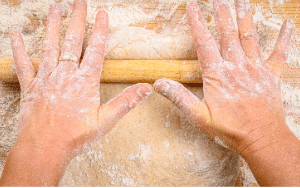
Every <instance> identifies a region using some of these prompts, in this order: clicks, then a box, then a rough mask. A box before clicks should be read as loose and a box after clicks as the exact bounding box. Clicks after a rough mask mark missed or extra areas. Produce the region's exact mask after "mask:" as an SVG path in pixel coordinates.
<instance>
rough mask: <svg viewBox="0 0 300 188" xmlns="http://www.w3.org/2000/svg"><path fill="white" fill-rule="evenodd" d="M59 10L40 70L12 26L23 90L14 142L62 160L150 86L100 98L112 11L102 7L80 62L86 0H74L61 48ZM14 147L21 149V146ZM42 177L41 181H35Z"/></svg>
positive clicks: (50, 20) (106, 128)
mask: <svg viewBox="0 0 300 188" xmlns="http://www.w3.org/2000/svg"><path fill="white" fill-rule="evenodd" d="M61 12H62V11H61V8H60V6H59V4H57V3H54V4H52V5H51V7H50V13H49V16H48V21H47V29H46V35H45V40H44V44H43V47H42V54H41V63H40V67H39V71H38V73H37V75H36V74H35V71H34V69H33V66H32V64H31V62H30V61H29V58H28V56H27V54H26V52H25V48H24V44H23V40H22V37H21V34H20V33H18V32H13V33H12V35H11V38H12V50H13V53H14V60H15V65H16V71H17V75H18V78H19V81H20V84H21V91H22V95H21V110H20V116H19V137H18V139H17V142H16V144H15V146H14V148H16V147H24V148H25V146H26V148H29V149H32V148H37V149H38V150H39V152H40V153H43V156H44V157H46V159H43V161H47V159H48V158H49V160H50V158H51V160H53V159H52V157H51V156H52V155H54V153H55V154H56V153H59V154H58V155H59V156H61V157H62V158H64V161H69V160H70V159H71V158H73V157H75V156H76V155H77V154H79V153H81V151H82V148H83V145H90V144H91V143H92V142H93V141H96V140H97V139H99V138H101V137H102V136H104V135H105V134H106V133H108V132H109V131H110V130H111V129H112V127H113V126H114V125H115V124H116V123H117V121H118V120H119V119H121V118H122V117H123V116H124V115H125V114H127V113H128V112H129V111H130V110H131V109H132V108H134V107H135V106H136V105H137V104H139V103H140V102H142V101H143V100H144V99H145V98H147V97H148V96H149V95H150V94H151V92H152V87H151V86H150V85H149V84H137V85H134V86H132V87H129V88H127V89H125V90H124V91H123V92H122V93H121V94H120V95H119V96H117V97H115V98H114V99H112V100H110V101H109V102H107V103H106V104H104V105H102V104H100V91H99V86H100V75H101V71H102V68H103V59H104V51H105V41H106V38H107V34H108V15H107V13H106V12H105V11H99V12H98V14H97V17H96V21H95V26H94V30H93V34H92V36H91V38H90V41H89V45H88V47H87V49H86V51H85V54H84V56H83V60H82V61H81V62H80V63H79V59H80V56H81V52H82V42H83V34H84V28H85V19H86V14H87V4H86V1H85V0H75V2H74V7H73V13H72V16H71V21H70V25H69V28H68V30H67V34H66V37H65V40H64V43H63V46H62V49H61V51H60V46H59V44H60V43H59V38H60V22H61V14H62V13H61ZM14 148H13V149H12V151H14ZM15 150H16V152H19V153H20V150H17V149H15ZM12 153H13V152H12ZM25 153H26V152H25ZM45 153H46V154H45ZM61 153H63V154H61ZM62 155H64V156H62ZM31 157H32V156H31V155H29V156H26V154H24V155H23V160H24V163H26V164H28V163H30V160H33V159H32V158H31ZM26 160H27V162H26ZM65 163H67V162H65ZM37 165H41V164H37ZM63 166H66V165H63ZM7 168H8V167H7ZM7 168H6V169H7ZM31 168H33V167H31ZM50 168H51V167H50ZM17 169H18V168H16V169H15V170H17ZM60 170H61V169H60ZM62 172H63V171H62ZM53 173H55V172H53ZM57 173H58V172H57ZM3 174H4V175H3V177H8V176H9V175H8V174H9V173H7V171H5V170H4V172H3ZM34 174H35V173H34ZM62 174H63V173H62ZM43 175H45V174H43V173H41V174H38V177H34V178H33V179H38V178H39V176H41V178H42V176H43ZM29 177H30V176H29ZM10 178H12V177H10ZM25 178H26V177H25ZM43 178H45V177H43ZM4 179H5V178H4ZM46 179H47V177H46V178H45V179H44V181H45V180H46ZM19 181H20V182H22V181H21V180H19ZM25 181H26V180H25ZM49 182H51V183H49ZM23 183H26V182H23ZM39 183H40V182H38V181H37V184H36V185H40V184H39ZM48 183H49V184H48V185H55V184H56V183H58V179H56V180H55V181H52V180H49V181H48ZM23 185H24V184H23ZM29 185H32V184H29Z"/></svg>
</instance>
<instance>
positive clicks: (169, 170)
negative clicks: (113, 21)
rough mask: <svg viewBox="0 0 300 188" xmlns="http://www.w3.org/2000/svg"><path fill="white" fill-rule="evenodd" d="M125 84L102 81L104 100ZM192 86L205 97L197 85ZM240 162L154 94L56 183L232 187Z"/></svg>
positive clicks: (80, 157) (81, 157)
mask: <svg viewBox="0 0 300 188" xmlns="http://www.w3.org/2000/svg"><path fill="white" fill-rule="evenodd" d="M128 85H129V84H116V85H111V84H105V85H103V86H102V89H101V90H102V91H103V92H102V93H101V94H103V97H102V102H106V101H107V100H108V99H109V97H110V96H112V95H117V94H118V93H120V92H121V91H122V89H124V88H125V87H126V86H128ZM191 90H192V91H193V92H194V93H195V94H197V95H198V96H200V97H201V96H202V95H203V94H202V91H201V90H199V89H198V88H191ZM106 94H107V95H106ZM158 104H160V105H158ZM238 160H239V157H238V155H236V154H235V152H232V151H229V150H227V149H225V148H222V147H221V146H218V145H217V144H216V143H214V141H213V140H211V139H209V138H208V137H207V136H205V135H204V134H203V133H201V132H200V131H199V130H197V129H195V128H193V127H192V126H191V125H190V124H189V123H188V122H187V121H186V120H185V119H184V117H182V116H181V115H180V112H179V111H178V110H177V109H175V108H174V107H173V104H172V103H171V102H170V101H167V100H166V99H165V98H163V97H162V96H160V95H159V94H157V93H154V94H153V95H152V96H151V97H149V98H148V99H147V100H146V101H145V102H143V103H142V104H141V105H139V106H137V107H136V109H134V110H133V111H132V112H131V113H129V114H127V115H126V116H125V117H124V118H123V119H121V121H120V122H119V123H118V124H117V125H116V128H115V129H113V130H112V131H111V132H110V133H109V134H108V135H106V136H105V137H104V138H103V139H101V140H100V141H99V142H98V143H96V144H95V146H94V147H92V148H91V150H89V151H87V153H86V154H82V155H80V156H78V157H76V158H75V159H74V160H73V161H72V162H71V164H70V165H69V167H68V168H67V170H66V173H65V175H64V177H63V179H62V181H61V183H60V185H61V186H97V185H98V186H99V185H101V186H200V185H201V186H219V185H223V186H225V185H234V183H235V180H236V176H237V170H238Z"/></svg>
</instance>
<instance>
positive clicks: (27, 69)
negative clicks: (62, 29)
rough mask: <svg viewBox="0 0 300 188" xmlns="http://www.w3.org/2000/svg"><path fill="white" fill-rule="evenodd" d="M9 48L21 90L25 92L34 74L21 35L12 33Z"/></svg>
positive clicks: (15, 32)
mask: <svg viewBox="0 0 300 188" xmlns="http://www.w3.org/2000/svg"><path fill="white" fill-rule="evenodd" d="M11 46H12V51H13V56H14V63H15V66H16V72H17V76H18V79H19V82H20V85H21V90H22V91H25V90H26V88H28V86H29V84H30V83H31V82H32V81H33V79H34V77H35V75H36V74H35V70H34V68H33V66H32V63H31V62H30V60H29V57H28V55H27V53H26V51H25V47H24V42H23V38H22V35H21V33H19V32H17V31H13V32H12V33H11Z"/></svg>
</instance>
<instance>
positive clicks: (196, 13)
mask: <svg viewBox="0 0 300 188" xmlns="http://www.w3.org/2000/svg"><path fill="white" fill-rule="evenodd" d="M187 16H188V22H189V25H190V29H191V34H192V37H193V39H194V42H195V45H196V48H197V54H198V59H199V61H200V64H201V67H202V68H207V67H213V66H214V65H216V64H217V63H219V62H221V61H222V57H221V55H220V53H219V50H218V48H217V45H216V43H215V41H214V38H213V37H212V35H211V34H210V32H209V30H208V29H207V27H206V25H205V21H204V19H203V17H202V15H201V12H200V10H199V7H198V4H197V3H196V1H194V0H191V1H189V2H188V4H187Z"/></svg>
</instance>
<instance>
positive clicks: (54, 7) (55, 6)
mask: <svg viewBox="0 0 300 188" xmlns="http://www.w3.org/2000/svg"><path fill="white" fill-rule="evenodd" d="M50 12H61V7H60V5H59V3H56V2H55V3H52V4H51V5H50Z"/></svg>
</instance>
